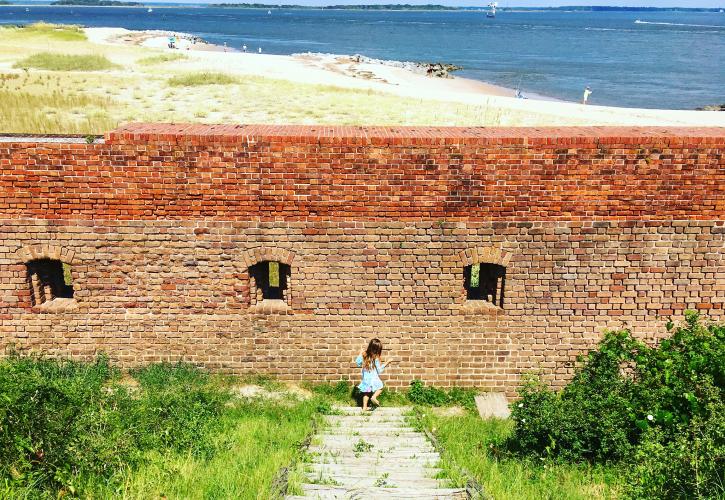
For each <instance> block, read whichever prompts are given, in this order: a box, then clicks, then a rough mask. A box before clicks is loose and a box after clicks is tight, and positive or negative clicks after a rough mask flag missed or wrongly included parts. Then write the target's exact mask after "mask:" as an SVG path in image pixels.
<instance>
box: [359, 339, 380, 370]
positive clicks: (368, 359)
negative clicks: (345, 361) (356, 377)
mask: <svg viewBox="0 0 725 500" xmlns="http://www.w3.org/2000/svg"><path fill="white" fill-rule="evenodd" d="M382 352H383V343H382V342H380V340H379V339H372V340H371V341H370V343H369V344H368V348H367V349H365V354H363V368H365V369H366V370H372V369H373V367H374V366H375V360H376V359H380V354H382Z"/></svg>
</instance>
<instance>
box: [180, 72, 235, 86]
mask: <svg viewBox="0 0 725 500" xmlns="http://www.w3.org/2000/svg"><path fill="white" fill-rule="evenodd" d="M237 82H238V80H237V79H236V78H234V77H233V76H229V75H227V74H225V73H213V72H202V73H188V74H185V75H177V76H175V77H173V78H169V80H168V84H169V85H171V86H172V87H195V86H199V85H229V84H232V83H237Z"/></svg>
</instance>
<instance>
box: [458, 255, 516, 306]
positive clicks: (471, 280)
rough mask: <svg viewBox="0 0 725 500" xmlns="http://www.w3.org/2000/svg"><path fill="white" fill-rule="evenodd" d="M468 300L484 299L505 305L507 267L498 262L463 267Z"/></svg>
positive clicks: (498, 304) (494, 303)
mask: <svg viewBox="0 0 725 500" xmlns="http://www.w3.org/2000/svg"><path fill="white" fill-rule="evenodd" d="M463 286H464V287H465V288H466V298H467V299H468V300H484V301H486V302H490V303H491V304H493V305H496V306H498V307H503V298H504V288H505V286H506V268H505V267H504V266H500V265H498V264H486V263H484V264H472V265H470V266H466V267H465V268H464V269H463Z"/></svg>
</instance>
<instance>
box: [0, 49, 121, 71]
mask: <svg viewBox="0 0 725 500" xmlns="http://www.w3.org/2000/svg"><path fill="white" fill-rule="evenodd" d="M13 67H14V68H21V69H26V68H35V69H44V70H47V71H103V70H106V69H112V68H115V67H117V66H116V65H115V64H113V63H112V62H111V61H109V60H108V58H107V57H106V56H102V55H97V54H82V55H78V54H55V53H53V52H40V53H38V54H33V55H31V56H28V57H26V58H25V59H22V60H20V61H18V62H16V63H15V64H14V65H13Z"/></svg>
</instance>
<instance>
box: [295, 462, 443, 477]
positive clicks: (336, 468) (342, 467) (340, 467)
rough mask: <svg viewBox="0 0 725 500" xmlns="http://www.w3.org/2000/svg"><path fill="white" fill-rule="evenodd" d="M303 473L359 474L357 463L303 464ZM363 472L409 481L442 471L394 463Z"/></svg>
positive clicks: (375, 466)
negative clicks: (393, 464) (391, 465)
mask: <svg viewBox="0 0 725 500" xmlns="http://www.w3.org/2000/svg"><path fill="white" fill-rule="evenodd" d="M305 471H306V473H308V472H313V473H317V472H322V473H323V474H332V475H334V474H348V475H355V474H357V473H360V472H361V470H360V464H359V463H349V464H337V463H330V464H320V463H307V464H305ZM365 472H366V473H367V475H369V476H375V477H378V476H380V475H381V474H385V473H386V472H387V473H388V474H390V477H394V478H398V477H399V478H403V479H409V478H412V477H414V476H422V477H427V478H435V476H437V475H438V474H440V473H441V472H442V470H441V469H440V468H438V467H432V466H431V467H425V466H423V467H421V465H420V464H414V465H406V464H399V463H396V464H395V467H390V463H388V462H382V463H380V464H373V465H368V466H366V467H365Z"/></svg>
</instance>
